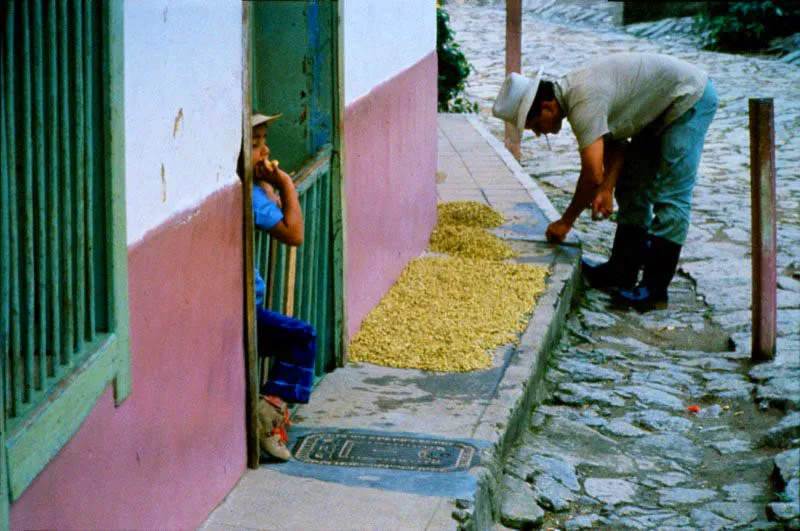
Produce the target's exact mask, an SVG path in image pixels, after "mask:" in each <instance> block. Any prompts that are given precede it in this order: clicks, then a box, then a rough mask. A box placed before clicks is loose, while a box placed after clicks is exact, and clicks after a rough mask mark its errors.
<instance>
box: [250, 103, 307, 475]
mask: <svg viewBox="0 0 800 531" xmlns="http://www.w3.org/2000/svg"><path fill="white" fill-rule="evenodd" d="M279 117H280V115H279V114H278V115H275V116H266V115H263V114H253V116H252V119H251V120H252V121H251V124H252V126H253V132H252V146H251V147H252V151H251V156H252V162H253V221H254V224H255V227H256V229H259V230H263V231H266V232H268V233H269V235H270V237H272V238H275V239H276V240H278V241H279V242H281V243H284V244H286V245H292V246H297V245H300V244H302V243H303V214H302V211H301V210H300V202H299V200H298V198H297V191H296V190H295V187H294V182H293V181H292V178H291V177H290V176H289V175H288V174H287V173H286V172H284V171H283V170H281V169H280V168H278V165H277V161H270V160H269V148H268V147H267V145H266V139H267V126H268V124H270V123H271V122H273V121H275V120H277V119H278V118H279ZM243 157H244V155H243V153H240V155H239V162H238V164H237V173H238V174H239V177H240V178H243V177H244V158H243ZM275 190H277V195H276V193H275ZM254 278H255V292H256V308H257V315H258V331H259V343H260V344H259V357H261V358H262V359H263V357H264V356H263V355H261V354H262V353H264V352H265V351H266V350H268V348H262V347H267V346H268V345H267V343H268V341H269V339H268V336H269V335H275V331H276V329H275V328H274V327H273V328H269V331H268V332H267V331H266V330H267V327H266V326H265V324H266V322H267V321H268V319H269V315H268V314H269V313H272V312H268V311H267V310H264V309H263V308H262V306H263V302H264V292H265V283H264V279H263V278H262V277H261V275H260V274H259V272H258V269H257V268H255V273H254ZM271 339H273V340H276V339H279V338H275V337H273V338H271ZM273 342H275V341H273ZM258 419H259V427H258V432H259V440H260V444H261V447H262V449H264V450H265V451H266V452H267V453H269V454H270V455H272V456H273V457H276V458H278V459H282V460H284V461H285V460H288V459H289V458H290V457H291V453H290V452H289V450H288V448H286V445H285V441H286V431H285V428H284V425H288V414H287V411H286V405H285V404H284V403H283V402H282V401H281V400H280V398H278V397H274V396H270V397H265V396H262V397H261V400H259V409H258Z"/></svg>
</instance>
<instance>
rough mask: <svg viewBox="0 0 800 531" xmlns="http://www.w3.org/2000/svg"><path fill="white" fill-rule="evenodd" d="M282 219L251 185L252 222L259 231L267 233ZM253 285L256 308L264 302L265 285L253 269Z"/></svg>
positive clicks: (271, 204) (267, 198)
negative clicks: (254, 286) (254, 287)
mask: <svg viewBox="0 0 800 531" xmlns="http://www.w3.org/2000/svg"><path fill="white" fill-rule="evenodd" d="M282 219H283V212H281V209H280V208H278V205H276V204H275V202H274V201H272V200H271V199H270V198H269V197H267V193H266V192H265V191H264V189H263V188H261V187H260V186H258V185H257V184H254V185H253V221H254V223H255V226H256V228H257V229H259V230H263V231H267V232H269V231H270V230H272V228H273V227H274V226H275V225H277V224H278V223H279V222H280V221H281V220H282ZM254 277H255V284H256V307H259V306H261V304H262V303H263V302H264V292H265V291H266V284H265V283H264V279H263V278H261V275H260V274H259V273H258V268H255V275H254Z"/></svg>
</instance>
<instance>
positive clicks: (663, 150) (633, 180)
mask: <svg viewBox="0 0 800 531" xmlns="http://www.w3.org/2000/svg"><path fill="white" fill-rule="evenodd" d="M716 111H717V92H716V90H714V85H713V84H712V83H711V80H710V79H709V80H708V83H707V84H706V89H705V91H704V92H703V96H702V97H701V98H700V101H698V102H697V103H696V104H695V105H694V106H693V107H692V108H691V109H689V110H688V111H686V112H685V113H683V115H681V117H680V118H678V119H677V120H675V121H674V122H672V123H671V124H669V125H668V126H667V127H666V128H664V129H663V130H662V131H657V130H655V129H656V126H655V124H652V127H651V126H648V127H646V128H645V129H644V130H643V131H642V132H641V133H640V134H638V135H636V136H635V137H633V138H632V139H631V143H630V146H629V147H628V149H627V151H626V153H625V162H624V165H623V168H622V173H621V175H620V177H619V180H618V182H617V189H616V193H615V197H616V199H617V205H619V215H618V218H617V219H618V222H619V224H625V225H634V226H637V227H640V228H642V229H644V230H646V231H648V232H649V233H650V234H652V235H654V236H659V237H661V238H665V239H667V240H670V241H672V242H674V243H677V244H678V245H683V243H684V242H685V241H686V235H687V234H688V232H689V211H690V210H691V207H692V190H693V189H694V185H695V182H697V167H698V166H699V165H700V155H701V154H702V153H703V144H704V143H705V138H706V132H707V131H708V126H709V125H710V124H711V120H712V119H713V118H714V114H715V113H716Z"/></svg>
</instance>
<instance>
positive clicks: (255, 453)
mask: <svg viewBox="0 0 800 531" xmlns="http://www.w3.org/2000/svg"><path fill="white" fill-rule="evenodd" d="M250 67H251V64H250V4H249V3H248V2H243V3H242V146H249V145H250V136H251V133H252V128H251V126H250V106H251V101H252V99H251V89H250V72H251V70H250ZM242 188H243V189H242V210H243V212H242V219H243V221H244V227H243V231H242V232H243V238H244V305H245V308H244V314H245V321H246V322H245V330H244V332H245V333H244V362H245V373H246V376H247V380H246V382H245V419H246V437H247V466H248V467H249V468H254V469H256V468H258V465H259V447H258V411H257V410H258V390H259V385H258V359H257V357H256V301H255V288H254V285H255V280H254V274H253V260H254V257H253V231H254V230H255V227H254V225H253V165H252V159H251V157H249V156H247V155H245V157H244V184H243V187H242Z"/></svg>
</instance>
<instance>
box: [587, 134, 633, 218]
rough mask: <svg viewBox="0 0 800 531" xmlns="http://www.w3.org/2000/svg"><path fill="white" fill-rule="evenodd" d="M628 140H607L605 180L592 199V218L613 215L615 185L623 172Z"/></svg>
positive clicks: (604, 159)
mask: <svg viewBox="0 0 800 531" xmlns="http://www.w3.org/2000/svg"><path fill="white" fill-rule="evenodd" d="M627 147H628V141H627V140H607V141H606V142H605V145H604V153H603V173H604V178H603V182H602V184H601V185H600V187H599V189H598V190H597V195H596V196H595V198H594V200H593V201H592V218H593V219H603V218H607V217H608V216H610V215H611V212H612V211H613V210H614V199H613V196H614V187H615V186H616V185H617V179H618V178H619V175H620V173H621V172H622V165H623V163H624V161H625V150H626V149H627Z"/></svg>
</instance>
